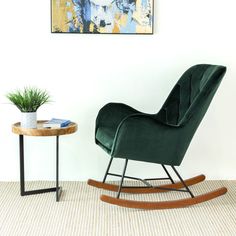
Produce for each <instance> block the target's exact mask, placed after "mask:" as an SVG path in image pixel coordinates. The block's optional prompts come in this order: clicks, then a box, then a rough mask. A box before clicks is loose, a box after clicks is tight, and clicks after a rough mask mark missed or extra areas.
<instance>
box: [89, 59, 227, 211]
mask: <svg viewBox="0 0 236 236" xmlns="http://www.w3.org/2000/svg"><path fill="white" fill-rule="evenodd" d="M225 72H226V68H225V67H224V66H216V65H206V64H201V65H196V66H193V67H191V68H190V69H188V70H187V71H186V72H185V73H184V74H183V75H182V77H181V78H180V79H179V81H178V82H177V84H176V85H175V86H174V88H173V89H172V91H171V93H170V95H169V96H168V98H167V100H166V101H165V103H164V105H163V106H162V108H161V109H160V111H159V112H158V113H157V114H146V113H142V112H140V111H138V110H135V109H134V108H132V107H130V106H127V105H125V104H121V103H109V104H107V105H105V106H104V107H103V108H102V109H101V110H100V111H99V113H98V116H97V119H96V130H95V141H96V144H98V145H99V146H100V147H101V148H102V149H104V150H105V151H106V152H107V153H108V154H109V155H110V156H111V159H110V162H109V164H108V167H107V170H106V173H105V176H104V178H103V181H102V182H99V181H95V180H91V179H90V180H88V184H89V185H91V186H94V187H97V188H102V189H105V190H109V191H116V192H117V195H116V197H111V196H107V195H102V196H101V198H100V199H101V200H102V201H104V202H107V203H110V204H114V205H118V206H123V207H129V208H139V209H167V208H179V207H186V206H190V205H194V204H198V203H201V202H205V201H208V200H211V199H213V198H216V197H218V196H221V195H223V194H225V193H226V192H227V189H226V188H225V187H222V188H219V189H216V190H214V191H212V192H208V193H205V194H201V195H198V196H195V195H194V194H193V193H192V191H191V190H190V188H189V186H191V185H194V184H197V183H200V182H202V181H204V180H205V176H204V175H199V176H196V177H193V178H190V179H187V180H183V179H182V177H181V176H180V174H179V173H178V172H177V170H176V168H175V166H179V165H180V164H181V162H182V160H183V158H184V155H185V153H186V151H187V149H188V146H189V144H190V142H191V140H192V137H193V135H194V133H195V131H196V130H197V128H198V126H199V124H200V122H201V120H202V118H203V117H204V115H205V113H206V111H207V109H208V107H209V104H210V103H211V100H212V98H213V97H214V94H215V92H216V90H217V89H218V87H219V85H220V82H221V80H222V78H223V76H224V74H225ZM114 158H124V159H125V165H124V169H123V172H122V174H121V175H119V174H114V173H110V172H109V170H110V167H111V164H112V161H113V159H114ZM128 160H135V161H144V162H151V163H157V164H160V165H161V166H162V167H163V169H164V171H165V173H166V175H167V177H166V178H157V179H140V178H135V177H131V176H127V175H126V168H127V164H128ZM166 166H170V167H171V168H172V170H173V172H174V173H175V175H176V176H177V177H178V179H179V182H175V181H174V179H173V178H172V176H171V174H170V173H169V171H168V170H167V167H166ZM108 175H111V176H116V177H121V181H120V184H119V185H114V184H109V183H106V178H107V176H108ZM125 178H127V179H133V180H138V181H141V182H142V183H143V184H144V186H123V181H124V179H125ZM152 180H169V181H170V183H167V184H164V185H158V186H153V185H152V184H151V183H150V181H152ZM167 191H179V192H184V193H188V194H189V195H190V197H189V198H183V199H179V200H171V201H162V202H145V201H132V200H126V199H120V194H121V193H135V194H138V193H140V194H144V193H161V192H167Z"/></svg>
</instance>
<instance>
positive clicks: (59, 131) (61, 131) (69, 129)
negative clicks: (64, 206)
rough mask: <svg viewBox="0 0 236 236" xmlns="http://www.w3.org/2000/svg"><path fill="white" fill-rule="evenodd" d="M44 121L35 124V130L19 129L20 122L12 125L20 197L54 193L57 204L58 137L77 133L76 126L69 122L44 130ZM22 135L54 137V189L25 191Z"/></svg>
mask: <svg viewBox="0 0 236 236" xmlns="http://www.w3.org/2000/svg"><path fill="white" fill-rule="evenodd" d="M44 122H46V120H40V121H38V122H37V128H36V129H27V128H21V126H20V122H18V123H15V124H13V125H12V132H13V133H15V134H18V135H19V150H20V193H21V196H26V195H32V194H39V193H47V192H56V201H57V202H58V201H59V199H60V196H61V192H62V188H61V187H59V136H61V135H67V134H72V133H75V132H76V131H77V124H76V123H74V122H71V123H70V124H69V125H68V126H66V127H62V128H44V127H43V123H44ZM24 135H27V136H55V137H56V187H54V188H46V189H37V190H31V191H26V190H25V171H24Z"/></svg>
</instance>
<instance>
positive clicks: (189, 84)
mask: <svg viewBox="0 0 236 236" xmlns="http://www.w3.org/2000/svg"><path fill="white" fill-rule="evenodd" d="M225 72H226V67H224V66H216V65H207V64H201V65H195V66H193V67H191V68H189V69H188V70H187V71H186V72H185V73H184V74H183V75H182V76H181V78H180V79H179V81H178V82H177V84H176V85H175V86H174V88H173V89H172V91H171V93H170V95H169V96H168V98H167V99H166V101H165V103H164V105H163V106H162V108H161V110H160V111H159V112H158V113H157V118H158V120H160V121H161V122H163V123H166V124H170V125H181V124H185V123H186V122H187V121H188V120H189V119H190V118H191V117H193V116H194V115H196V116H197V117H198V119H200V120H201V119H202V117H203V116H204V114H205V112H206V110H207V108H208V106H209V104H210V101H211V99H212V97H213V96H214V93H215V91H216V90H217V88H218V86H219V84H220V82H221V79H222V78H223V76H224V74H225ZM199 105H200V107H201V108H202V110H201V112H200V113H201V115H200V116H199V114H196V112H197V113H199V111H198V107H199ZM200 120H199V121H200ZM197 123H198V122H197Z"/></svg>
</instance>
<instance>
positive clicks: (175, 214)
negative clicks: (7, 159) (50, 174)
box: [0, 181, 236, 236]
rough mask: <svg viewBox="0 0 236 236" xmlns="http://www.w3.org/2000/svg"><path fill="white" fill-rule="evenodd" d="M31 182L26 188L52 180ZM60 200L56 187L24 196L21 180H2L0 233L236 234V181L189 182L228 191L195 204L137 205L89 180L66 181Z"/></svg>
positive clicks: (199, 187)
mask: <svg viewBox="0 0 236 236" xmlns="http://www.w3.org/2000/svg"><path fill="white" fill-rule="evenodd" d="M53 184H54V183H53V182H41V181H37V182H29V183H27V189H33V188H44V187H51V186H53ZM61 185H62V186H63V189H64V192H63V194H62V196H61V201H60V202H59V203H58V202H55V194H54V193H44V194H38V195H31V196H25V197H21V196H20V195H19V188H20V186H19V183H16V182H0V235H1V236H5V235H9V236H14V235H24V236H25V235H30V236H31V235H32V236H35V235H50V236H53V235H57V236H59V235H82V236H85V235H89V236H91V235H102V236H105V235H107V236H110V235H119V236H120V235H122V236H126V235H127V236H128V235H135V236H138V235H142V236H146V235H147V236H149V235H155V236H157V235H158V236H159V235H173V236H176V235H181V236H184V235H188V236H189V235H191V236H192V235H197V236H200V235H207V236H210V235H214V236H215V235H224V236H225V235H236V181H205V182H203V183H200V184H197V185H196V186H193V187H191V190H192V191H193V192H194V193H195V194H200V193H203V192H206V191H211V190H213V189H214V188H218V187H221V186H225V187H227V188H228V193H227V194H226V195H223V196H221V197H219V198H216V199H214V200H211V201H208V202H205V203H201V204H198V205H195V206H191V207H188V208H182V209H172V210H152V211H147V210H146V211H145V210H135V209H127V208H121V207H117V206H112V205H109V204H106V203H103V202H101V201H100V200H99V196H100V194H101V193H106V194H111V195H112V194H113V193H111V192H108V191H104V190H99V189H95V188H93V187H90V186H87V184H86V183H85V182H62V183H61ZM184 196H187V195H186V193H176V192H172V193H161V194H151V195H135V196H133V195H132V196H130V195H128V194H121V197H126V198H129V199H137V200H140V199H143V200H149V201H155V200H166V199H174V198H179V197H184Z"/></svg>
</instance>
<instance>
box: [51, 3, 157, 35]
mask: <svg viewBox="0 0 236 236" xmlns="http://www.w3.org/2000/svg"><path fill="white" fill-rule="evenodd" d="M51 31H52V33H90V34H153V0H51Z"/></svg>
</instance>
